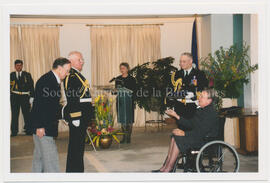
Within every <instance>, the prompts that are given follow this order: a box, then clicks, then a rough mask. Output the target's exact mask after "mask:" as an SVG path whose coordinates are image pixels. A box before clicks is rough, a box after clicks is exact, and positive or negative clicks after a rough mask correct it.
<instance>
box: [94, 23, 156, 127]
mask: <svg viewBox="0 0 270 183" xmlns="http://www.w3.org/2000/svg"><path fill="white" fill-rule="evenodd" d="M90 38H91V79H92V84H93V85H107V84H109V80H110V79H111V78H112V77H114V76H117V75H119V74H120V73H119V65H120V63H121V62H128V63H129V65H130V67H131V68H132V67H134V66H136V65H138V64H142V63H145V62H148V61H155V60H157V59H159V58H160V55H161V54H160V27H159V25H142V26H138V25H134V26H130V25H128V26H125V25H123V26H122V25H121V26H92V27H91V28H90ZM152 117H153V116H152ZM144 122H145V112H144V110H142V109H139V108H138V107H136V110H135V124H134V125H135V126H143V125H144Z"/></svg>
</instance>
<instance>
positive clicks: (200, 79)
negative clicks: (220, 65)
mask: <svg viewBox="0 0 270 183" xmlns="http://www.w3.org/2000/svg"><path fill="white" fill-rule="evenodd" d="M179 78H182V79H183V80H182V82H183V83H182V87H181V90H187V91H191V92H196V89H197V91H202V90H203V88H204V87H207V86H208V80H207V79H206V76H205V74H204V72H203V71H201V70H199V69H196V68H192V70H191V71H190V73H189V75H188V76H187V77H184V70H183V69H181V70H179V71H177V72H176V73H175V80H177V79H179ZM193 79H195V80H197V86H194V82H193Z"/></svg>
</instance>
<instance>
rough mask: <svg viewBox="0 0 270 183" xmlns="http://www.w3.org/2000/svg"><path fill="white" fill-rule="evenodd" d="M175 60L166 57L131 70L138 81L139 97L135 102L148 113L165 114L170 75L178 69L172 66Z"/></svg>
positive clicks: (137, 96)
mask: <svg viewBox="0 0 270 183" xmlns="http://www.w3.org/2000/svg"><path fill="white" fill-rule="evenodd" d="M173 62H174V58H172V57H166V58H162V59H159V60H157V61H155V62H147V63H144V64H142V65H138V66H136V67H134V68H133V69H131V70H130V74H131V75H132V76H133V77H135V78H136V80H137V88H138V91H137V95H136V97H135V102H136V103H137V104H138V106H139V107H140V108H144V109H145V110H146V111H148V112H149V111H158V112H160V113H161V114H163V113H164V111H165V109H166V106H165V104H164V99H165V96H166V89H167V88H168V86H169V85H170V82H171V78H170V75H171V73H172V72H173V71H176V70H177V68H176V67H174V66H172V64H173Z"/></svg>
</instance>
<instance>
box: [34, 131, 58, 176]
mask: <svg viewBox="0 0 270 183" xmlns="http://www.w3.org/2000/svg"><path fill="white" fill-rule="evenodd" d="M33 139H34V145H35V148H34V156H33V162H32V171H33V172H35V173H38V172H39V173H40V172H54V173H57V172H60V168H59V158H58V152H57V147H56V144H55V141H54V139H53V137H49V136H43V137H42V138H39V137H38V136H37V135H35V134H34V135H33Z"/></svg>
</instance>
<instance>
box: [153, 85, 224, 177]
mask: <svg viewBox="0 0 270 183" xmlns="http://www.w3.org/2000/svg"><path fill="white" fill-rule="evenodd" d="M215 96H216V94H215V91H214V90H213V89H204V90H203V91H202V92H201V94H200V97H199V108H198V109H196V112H195V114H194V116H193V117H192V118H190V119H186V118H184V117H182V116H179V115H178V114H177V113H176V112H175V111H173V110H167V111H166V113H167V114H168V115H169V116H171V117H174V118H175V119H176V122H177V124H181V125H183V126H185V127H187V128H188V129H189V130H186V131H184V130H181V129H179V128H177V129H174V130H173V132H172V133H173V134H172V138H171V143H170V146H169V152H168V156H167V157H168V158H167V160H166V162H165V163H164V165H163V166H162V167H161V168H160V169H158V170H154V171H153V172H170V171H171V170H172V168H173V165H174V163H175V161H176V159H177V156H178V154H179V153H180V152H181V153H186V152H187V150H188V149H190V148H194V147H199V146H202V145H203V143H204V141H203V139H204V137H206V136H212V137H217V136H218V122H219V118H218V114H217V111H216V110H215V108H214V105H213V104H212V102H213V100H214V98H215Z"/></svg>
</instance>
